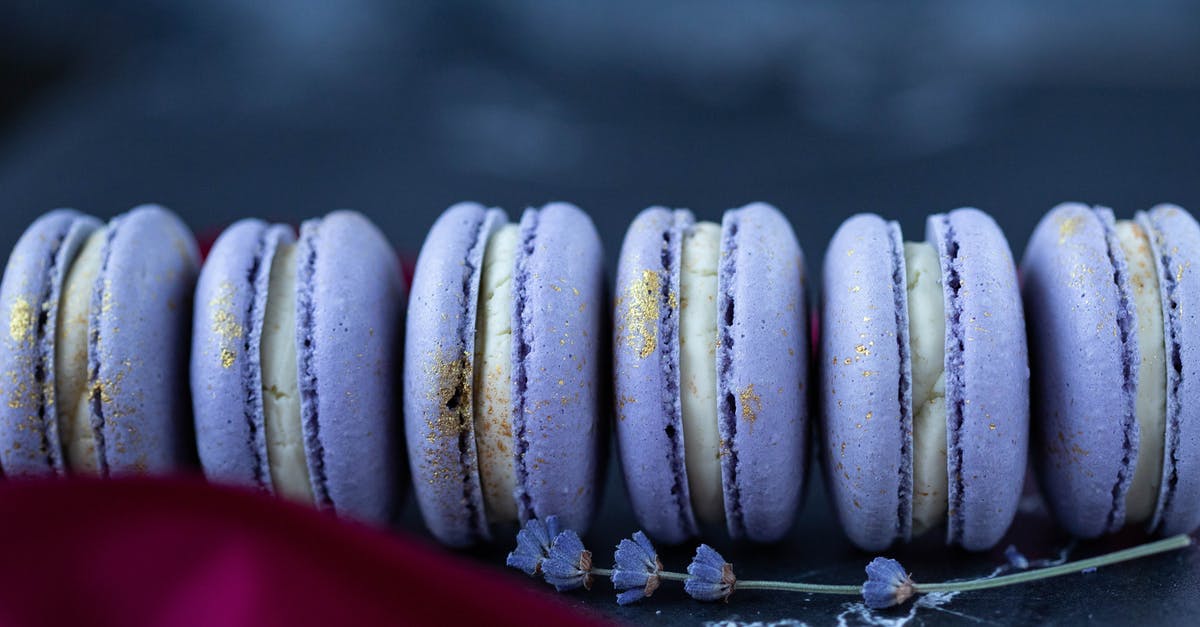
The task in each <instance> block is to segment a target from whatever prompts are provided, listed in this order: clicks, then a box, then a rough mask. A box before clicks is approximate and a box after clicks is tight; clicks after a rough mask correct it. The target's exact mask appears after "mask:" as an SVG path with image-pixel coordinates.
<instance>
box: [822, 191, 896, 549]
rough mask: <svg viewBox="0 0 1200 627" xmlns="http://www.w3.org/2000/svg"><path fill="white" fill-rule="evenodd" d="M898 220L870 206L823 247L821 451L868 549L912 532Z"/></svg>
mask: <svg viewBox="0 0 1200 627" xmlns="http://www.w3.org/2000/svg"><path fill="white" fill-rule="evenodd" d="M904 277H905V266H904V253H903V244H902V241H901V237H900V228H899V226H898V225H897V224H896V223H894V222H885V221H884V220H883V219H882V218H880V217H879V216H876V215H872V214H859V215H855V216H853V217H851V218H849V219H847V220H846V221H845V222H843V223H842V225H841V226H840V227H839V228H838V230H837V231H836V232H835V233H834V235H833V239H832V240H831V241H830V243H829V247H828V248H827V249H826V251H825V264H824V274H823V283H822V294H823V295H824V298H823V304H822V318H821V328H822V333H821V350H820V357H819V359H820V382H821V397H820V403H821V414H822V420H821V426H820V428H819V430H818V433H819V434H820V436H821V438H822V443H821V450H822V452H823V459H824V464H825V479H826V485H827V489H828V491H829V498H830V500H831V501H832V503H833V506H834V510H835V511H836V512H837V515H838V518H839V520H840V521H841V524H842V528H843V529H844V530H845V532H846V535H847V536H848V537H849V538H850V540H851V541H852V542H853V543H854V544H856V545H858V546H859V547H861V548H863V549H866V550H881V549H884V548H887V547H888V546H889V545H891V544H892V542H893V541H895V540H896V539H901V540H907V539H908V538H909V535H910V532H911V516H912V453H911V450H912V414H911V402H912V401H911V394H912V385H911V380H910V377H911V371H910V368H911V366H910V363H909V358H908V349H909V347H908V305H907V294H906V291H905V289H904Z"/></svg>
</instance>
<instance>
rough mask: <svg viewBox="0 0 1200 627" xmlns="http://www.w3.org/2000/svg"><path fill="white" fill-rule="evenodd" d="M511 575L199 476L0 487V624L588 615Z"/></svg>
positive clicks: (556, 619) (502, 620) (490, 621)
mask: <svg viewBox="0 0 1200 627" xmlns="http://www.w3.org/2000/svg"><path fill="white" fill-rule="evenodd" d="M523 576H524V575H521V574H519V573H516V572H515V571H513V572H512V573H509V572H506V571H502V570H501V569H500V568H499V565H497V567H496V568H495V569H490V568H489V567H487V566H486V565H480V564H477V563H472V562H468V561H466V560H464V559H462V558H460V557H458V556H455V555H453V554H450V553H447V552H444V551H442V550H440V549H438V548H435V547H433V546H428V545H426V544H424V543H422V542H421V541H418V540H415V539H412V538H408V537H405V536H403V535H399V534H394V533H384V532H382V531H378V530H375V529H370V528H367V527H365V526H362V525H358V524H354V523H350V522H345V521H339V520H336V519H335V518H333V516H331V515H328V514H324V513H320V512H317V511H315V510H312V509H310V508H306V507H301V506H298V505H293V504H289V503H284V502H282V501H280V500H278V499H275V498H271V497H267V496H263V495H258V494H251V493H248V492H243V491H238V490H234V489H227V488H219V487H213V486H209V485H207V484H205V483H204V482H202V481H200V480H199V479H176V480H151V479H128V480H119V481H97V480H87V479H71V480H67V481H46V482H27V481H12V482H3V483H2V484H0V625H34V624H37V625H123V626H136V625H289V626H296V625H313V624H322V625H334V624H351V625H377V624H378V625H383V624H389V625H393V624H439V625H454V624H487V625H510V624H511V625H516V624H531V623H543V622H545V623H553V624H564V625H566V624H597V623H599V622H600V619H598V618H595V617H590V616H587V615H582V614H578V613H575V612H574V611H572V610H571V609H570V608H568V607H566V606H565V605H564V604H563V603H562V602H561V601H559V600H558V599H556V598H555V597H554V596H552V595H550V594H539V593H537V592H535V591H531V590H530V589H529V587H528V586H523V585H520V582H519V581H518V580H517V579H516V578H517V577H523Z"/></svg>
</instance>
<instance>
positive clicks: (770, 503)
mask: <svg viewBox="0 0 1200 627" xmlns="http://www.w3.org/2000/svg"><path fill="white" fill-rule="evenodd" d="M718 280H719V295H718V298H717V307H718V312H719V315H720V318H721V319H723V322H724V323H723V324H721V325H720V329H719V332H718V338H717V341H718V345H717V398H718V402H719V416H720V419H719V423H718V429H719V431H720V434H721V439H722V441H723V442H724V443H725V450H723V453H724V454H723V455H722V457H721V470H722V479H723V485H724V490H725V518H726V525H727V527H728V529H729V533H730V535H731V536H732V537H734V538H747V539H750V540H753V541H756V542H772V541H775V540H778V539H779V538H781V537H783V535H784V534H785V533H786V532H787V530H788V529H789V528H790V527H791V524H792V520H793V519H794V518H795V514H796V509H797V507H798V506H799V504H800V500H801V499H802V498H803V494H804V477H805V471H806V468H807V453H808V403H807V394H806V389H805V388H806V386H807V384H808V349H809V347H808V319H807V312H808V303H807V299H806V298H805V295H806V290H805V271H804V256H803V254H802V253H801V252H800V244H799V243H798V242H797V241H796V236H795V233H794V232H793V231H792V227H791V225H790V224H789V223H788V221H787V218H785V217H784V216H783V214H781V213H780V212H779V211H778V210H776V209H775V208H774V207H771V206H769V205H765V204H761V203H757V204H752V205H747V206H746V207H743V208H741V209H733V210H730V211H727V212H725V217H724V220H723V221H722V247H721V263H720V268H719V279H718Z"/></svg>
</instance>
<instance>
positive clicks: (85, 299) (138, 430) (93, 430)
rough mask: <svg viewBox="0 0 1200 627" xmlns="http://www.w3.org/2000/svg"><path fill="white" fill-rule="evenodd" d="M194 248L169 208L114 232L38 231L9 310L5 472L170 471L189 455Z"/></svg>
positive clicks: (89, 227) (80, 222) (51, 223)
mask: <svg viewBox="0 0 1200 627" xmlns="http://www.w3.org/2000/svg"><path fill="white" fill-rule="evenodd" d="M198 265H199V262H198V254H197V251H196V243H195V240H194V239H193V237H192V234H191V232H190V231H189V230H188V229H187V227H186V226H184V224H183V223H182V222H180V221H179V219H178V218H177V217H176V216H175V215H174V214H172V213H170V212H169V211H167V210H165V209H162V208H160V207H154V206H145V207H138V208H136V209H134V210H132V211H130V212H128V213H125V214H122V215H120V216H117V217H116V218H114V219H113V220H112V221H110V222H109V223H108V224H107V225H103V224H102V223H100V222H99V221H97V220H96V219H94V218H91V217H88V216H84V215H81V214H79V213H76V212H74V211H71V210H57V211H52V212H50V213H48V214H46V215H44V216H42V217H41V218H39V219H38V220H37V221H35V222H34V223H33V225H31V226H30V227H29V229H28V230H26V232H25V233H24V235H22V236H21V239H20V241H18V243H17V246H16V247H15V249H14V250H13V252H12V255H11V256H10V257H9V261H8V266H7V268H6V269H5V273H4V281H3V284H2V285H0V307H2V308H3V309H4V311H6V312H7V314H8V318H9V333H8V334H7V335H6V336H5V338H4V346H3V349H2V350H0V368H2V370H3V372H4V373H5V374H4V383H3V389H2V390H0V394H3V396H5V397H7V398H6V402H5V403H3V404H2V405H0V466H2V467H3V469H4V473H5V474H6V475H8V476H40V475H52V474H59V475H61V474H64V473H67V472H74V473H87V474H98V475H101V476H109V475H123V474H163V473H169V472H172V471H175V470H178V469H180V467H181V466H184V465H186V464H187V461H188V460H189V459H190V458H191V455H192V454H191V451H190V448H191V437H190V428H189V425H188V422H189V420H188V419H189V407H188V403H187V384H186V369H187V351H186V349H185V347H186V338H187V333H188V324H189V317H188V315H189V312H190V311H191V298H192V288H193V286H194V285H195V280H196V271H197V267H198Z"/></svg>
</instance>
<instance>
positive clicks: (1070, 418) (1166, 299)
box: [1021, 203, 1200, 538]
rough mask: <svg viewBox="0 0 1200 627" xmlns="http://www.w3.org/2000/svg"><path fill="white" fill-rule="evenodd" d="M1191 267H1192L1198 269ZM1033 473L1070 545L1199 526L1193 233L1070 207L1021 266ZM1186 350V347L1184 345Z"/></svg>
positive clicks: (1180, 226) (1185, 225) (1177, 212)
mask: <svg viewBox="0 0 1200 627" xmlns="http://www.w3.org/2000/svg"><path fill="white" fill-rule="evenodd" d="M1193 261H1196V262H1198V263H1197V264H1196V267H1195V268H1193ZM1021 273H1022V280H1023V286H1022V290H1023V293H1024V297H1025V303H1026V313H1027V316H1028V318H1029V348H1030V357H1031V359H1032V363H1033V364H1034V365H1035V368H1034V377H1033V407H1034V416H1033V417H1034V422H1035V427H1034V429H1033V434H1034V443H1033V444H1034V451H1035V453H1034V461H1035V462H1036V467H1037V470H1038V477H1039V480H1040V484H1041V487H1042V492H1043V495H1044V496H1045V499H1046V501H1047V504H1048V506H1049V508H1050V510H1051V512H1052V513H1053V514H1054V516H1055V518H1056V519H1057V520H1058V522H1059V523H1060V524H1061V525H1062V527H1063V528H1064V529H1066V530H1067V531H1069V532H1070V533H1072V534H1074V535H1076V536H1080V537H1084V538H1091V537H1096V536H1099V535H1102V534H1105V533H1108V532H1113V531H1117V530H1118V529H1121V528H1122V527H1124V526H1126V525H1131V526H1135V527H1140V528H1143V529H1145V530H1146V531H1148V532H1150V533H1159V534H1175V533H1186V532H1190V531H1193V530H1195V529H1196V528H1197V527H1198V526H1200V403H1197V402H1195V401H1197V399H1200V318H1197V316H1196V312H1197V311H1200V226H1198V225H1197V223H1196V220H1195V219H1193V218H1192V216H1191V215H1190V214H1189V213H1188V212H1186V211H1184V210H1183V209H1180V208H1179V207H1174V206H1169V205H1163V206H1159V207H1155V208H1154V209H1151V210H1150V211H1145V212H1138V213H1137V214H1135V216H1134V217H1133V219H1132V220H1115V219H1114V218H1113V213H1112V211H1111V210H1109V209H1107V208H1104V207H1088V206H1085V205H1081V204H1076V203H1069V204H1063V205H1060V206H1058V207H1056V208H1054V209H1053V210H1051V211H1050V212H1049V213H1048V214H1046V216H1045V217H1044V218H1042V220H1041V222H1039V223H1038V226H1037V228H1036V229H1035V230H1034V233H1033V236H1032V238H1031V239H1030V241H1029V246H1028V248H1027V249H1026V251H1025V257H1024V259H1023V260H1022V263H1021ZM1188 338H1192V339H1188Z"/></svg>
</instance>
